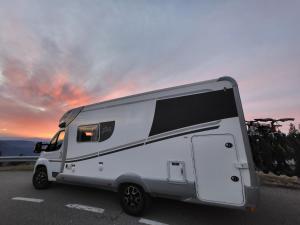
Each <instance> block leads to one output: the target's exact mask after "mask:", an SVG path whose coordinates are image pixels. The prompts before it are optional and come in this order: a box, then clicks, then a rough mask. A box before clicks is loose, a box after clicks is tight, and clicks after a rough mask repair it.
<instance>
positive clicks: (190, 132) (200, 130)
mask: <svg viewBox="0 0 300 225" xmlns="http://www.w3.org/2000/svg"><path fill="white" fill-rule="evenodd" d="M219 127H220V126H214V127H207V128H202V129H198V130H192V131H187V132H184V133H179V134H174V135H170V136H167V137H163V138H158V139H154V140H152V141H147V142H146V144H151V143H154V142H158V141H162V140H166V139H170V138H174V137H179V136H182V135H187V134H192V133H197V132H203V131H207V130H215V129H218V128H219Z"/></svg>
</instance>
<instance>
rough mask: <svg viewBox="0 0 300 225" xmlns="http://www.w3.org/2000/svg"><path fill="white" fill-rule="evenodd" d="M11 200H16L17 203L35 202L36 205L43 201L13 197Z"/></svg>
mask: <svg viewBox="0 0 300 225" xmlns="http://www.w3.org/2000/svg"><path fill="white" fill-rule="evenodd" d="M12 200H17V201H26V202H36V203H41V202H43V201H44V200H43V199H38V198H23V197H14V198H12Z"/></svg>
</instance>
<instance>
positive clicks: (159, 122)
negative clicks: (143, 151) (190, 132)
mask: <svg viewBox="0 0 300 225" xmlns="http://www.w3.org/2000/svg"><path fill="white" fill-rule="evenodd" d="M236 116H238V114H237V109H236V104H235V100H234V93H233V89H232V88H231V89H227V90H226V91H224V90H220V91H212V92H207V93H201V94H194V95H188V96H182V97H176V98H170V99H163V100H158V101H157V102H156V108H155V115H154V119H153V124H152V128H151V131H150V136H151V135H156V134H160V133H163V132H167V131H171V130H175V129H179V128H183V127H188V126H193V125H197V124H200V123H206V122H210V121H214V120H220V119H225V118H231V117H236Z"/></svg>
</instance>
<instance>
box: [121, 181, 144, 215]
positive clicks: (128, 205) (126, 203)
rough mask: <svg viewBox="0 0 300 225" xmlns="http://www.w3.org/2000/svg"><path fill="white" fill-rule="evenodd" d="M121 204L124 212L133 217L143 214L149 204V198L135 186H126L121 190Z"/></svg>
mask: <svg viewBox="0 0 300 225" xmlns="http://www.w3.org/2000/svg"><path fill="white" fill-rule="evenodd" d="M119 194H120V202H121V206H122V208H123V210H124V211H125V212H126V213H127V214H129V215H133V216H139V215H141V214H142V213H143V211H144V210H145V208H146V206H147V205H148V203H149V200H150V199H149V196H148V195H147V193H145V192H144V190H143V189H142V188H141V187H140V186H138V185H135V184H124V185H122V187H121V188H120V193H119Z"/></svg>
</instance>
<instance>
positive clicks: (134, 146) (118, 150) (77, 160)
mask: <svg viewBox="0 0 300 225" xmlns="http://www.w3.org/2000/svg"><path fill="white" fill-rule="evenodd" d="M142 145H144V143H141V144H136V145H132V146H128V147H125V148H120V149H117V150H114V151H110V152H104V153H99V155H98V154H97V155H96V156H90V157H86V158H81V159H76V160H66V162H79V161H83V160H88V159H92V158H97V157H99V156H104V155H109V154H112V153H116V152H120V151H125V150H127V149H131V148H136V147H139V146H142Z"/></svg>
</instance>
